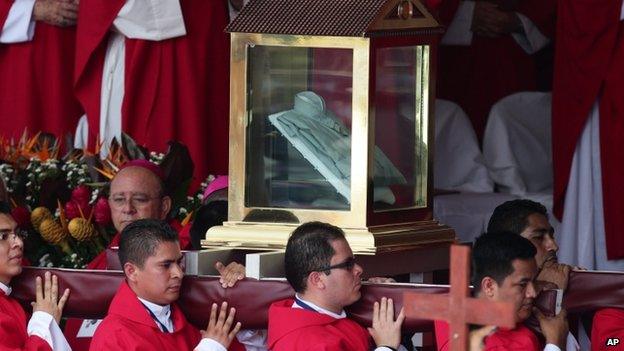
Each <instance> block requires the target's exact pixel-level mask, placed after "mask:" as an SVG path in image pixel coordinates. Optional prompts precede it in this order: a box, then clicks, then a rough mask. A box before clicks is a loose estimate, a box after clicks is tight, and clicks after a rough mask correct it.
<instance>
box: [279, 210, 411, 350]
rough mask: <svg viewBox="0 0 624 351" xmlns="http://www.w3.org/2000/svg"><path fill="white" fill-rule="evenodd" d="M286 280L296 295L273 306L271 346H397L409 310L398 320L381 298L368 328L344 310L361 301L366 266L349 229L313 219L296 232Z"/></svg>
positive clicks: (289, 246)
mask: <svg viewBox="0 0 624 351" xmlns="http://www.w3.org/2000/svg"><path fill="white" fill-rule="evenodd" d="M284 261H285V262H284V264H285V270H286V279H287V280H288V282H289V283H290V285H291V286H292V287H293V289H294V290H295V292H296V294H295V297H294V299H286V300H282V301H278V302H275V303H274V304H273V305H271V307H270V309H269V337H268V338H269V339H268V348H269V349H270V350H274V351H281V350H289V351H297V350H308V349H310V348H311V347H312V348H314V349H318V350H326V351H332V350H336V351H338V350H362V351H368V350H370V346H371V344H370V342H371V341H370V337H371V336H372V338H373V341H374V343H375V345H376V346H377V348H376V350H379V351H382V350H397V349H399V347H401V348H402V346H401V345H400V340H401V324H402V323H403V320H404V319H405V315H404V313H403V311H402V310H401V312H400V313H399V316H398V318H397V319H396V320H394V305H393V302H392V300H391V299H386V298H383V299H382V300H381V302H375V305H374V311H373V325H372V327H371V328H368V331H367V330H366V329H365V328H364V327H362V326H360V325H359V324H357V323H356V322H354V321H352V320H350V319H349V318H347V317H346V313H345V311H344V308H345V307H346V306H349V305H351V304H353V303H354V302H356V301H357V300H359V299H360V296H361V293H360V287H361V275H362V267H360V265H358V264H357V263H356V262H355V260H354V257H353V252H352V251H351V248H350V247H349V244H348V243H347V241H346V239H345V236H344V233H343V231H342V230H341V229H340V228H337V227H335V226H333V225H330V224H326V223H321V222H310V223H305V224H303V225H301V226H299V227H298V228H297V229H295V231H294V232H293V233H292V235H291V237H290V239H289V240H288V244H287V246H286V254H285V260H284Z"/></svg>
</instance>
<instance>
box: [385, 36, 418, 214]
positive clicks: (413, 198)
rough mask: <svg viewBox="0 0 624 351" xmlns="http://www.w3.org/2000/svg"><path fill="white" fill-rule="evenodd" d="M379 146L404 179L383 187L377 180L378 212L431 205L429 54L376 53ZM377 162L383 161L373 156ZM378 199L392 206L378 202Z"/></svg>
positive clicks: (399, 50)
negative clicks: (428, 188)
mask: <svg viewBox="0 0 624 351" xmlns="http://www.w3.org/2000/svg"><path fill="white" fill-rule="evenodd" d="M375 58H376V61H375V62H376V67H375V68H376V69H375V74H376V77H375V78H376V81H375V82H376V83H375V92H374V94H375V98H374V101H375V144H376V145H377V147H378V148H380V149H381V150H382V151H383V153H384V154H385V156H387V158H388V159H389V160H390V162H391V163H392V164H394V165H395V166H396V167H397V169H398V171H399V172H400V173H401V174H402V175H403V176H404V181H403V182H396V181H395V182H385V183H379V180H378V177H377V174H376V173H375V177H374V186H375V187H374V197H375V200H376V201H375V202H374V209H375V210H376V211H381V210H394V209H403V208H419V207H425V206H426V205H427V167H428V147H427V142H428V140H427V135H428V134H427V130H428V125H427V115H428V96H429V92H428V89H429V86H428V84H429V83H428V82H429V77H428V72H429V64H428V63H429V48H428V47H427V46H412V47H387V48H381V49H378V50H377V51H376V56H375ZM374 157H375V159H376V160H377V158H378V157H379V155H378V154H377V153H376V154H375V156H374ZM378 193H383V194H384V195H385V196H392V198H393V200H394V201H377V199H378V198H379V195H378Z"/></svg>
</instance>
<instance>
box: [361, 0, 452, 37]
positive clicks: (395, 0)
mask: <svg viewBox="0 0 624 351" xmlns="http://www.w3.org/2000/svg"><path fill="white" fill-rule="evenodd" d="M403 1H405V0H392V1H388V2H387V3H386V4H385V5H384V6H383V7H382V8H381V10H379V13H380V15H379V16H378V17H377V19H375V21H374V22H373V24H372V25H371V26H370V27H369V29H368V31H388V30H390V31H392V30H400V29H420V28H434V27H439V26H440V23H439V22H438V21H437V20H436V19H435V18H434V17H433V16H432V15H431V13H430V12H429V10H427V7H426V6H425V5H423V4H422V3H421V2H420V1H419V0H410V2H411V3H412V5H413V7H414V8H415V10H416V11H419V12H420V13H422V14H423V16H424V17H420V18H410V19H403V18H401V17H399V18H397V19H392V18H387V17H388V15H390V14H391V13H393V12H394V13H396V12H395V10H396V9H397V7H399V6H401V3H402V2H403ZM412 11H414V10H412Z"/></svg>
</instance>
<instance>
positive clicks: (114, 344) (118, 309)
mask: <svg viewBox="0 0 624 351" xmlns="http://www.w3.org/2000/svg"><path fill="white" fill-rule="evenodd" d="M171 318H172V320H173V327H174V331H173V332H172V333H163V332H162V331H161V330H160V329H159V328H158V326H157V325H156V322H155V321H154V320H153V319H152V317H151V316H150V315H149V313H148V312H147V310H146V309H145V306H143V305H142V304H141V302H140V301H139V299H138V298H137V296H136V294H135V293H134V292H133V291H132V289H130V287H129V286H128V283H126V282H125V281H124V282H123V283H122V284H121V286H120V287H119V290H117V293H116V294H115V297H113V301H112V302H111V305H110V307H109V308H108V315H107V316H106V318H104V320H103V321H102V324H100V326H99V327H98V328H97V330H96V332H95V335H94V336H93V341H92V342H91V348H90V350H94V351H101V350H115V351H117V350H124V351H131V350H136V351H143V350H162V351H167V350H171V351H183V350H193V349H194V348H195V346H197V344H199V342H200V341H201V338H202V337H201V334H200V333H199V330H198V329H197V328H195V327H194V326H193V325H192V324H190V323H189V322H188V321H187V320H186V317H184V314H183V313H182V311H181V310H180V308H179V307H178V306H177V305H176V304H175V303H174V304H172V305H171ZM229 350H245V348H244V347H243V346H242V345H240V344H239V343H238V342H236V341H234V342H233V343H232V345H231V346H230V348H229Z"/></svg>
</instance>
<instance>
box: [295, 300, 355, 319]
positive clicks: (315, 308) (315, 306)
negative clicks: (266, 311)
mask: <svg viewBox="0 0 624 351" xmlns="http://www.w3.org/2000/svg"><path fill="white" fill-rule="evenodd" d="M295 297H297V299H299V300H301V302H303V303H305V304H306V305H308V306H309V307H311V308H312V309H313V310H315V311H316V312H318V313H322V314H326V315H328V316H330V317H334V318H336V319H342V318H346V317H347V313H346V312H345V311H344V310H342V312H340V314H336V313H334V312H332V311H329V310H326V309H324V308H323V307H320V306H317V305H315V304H314V303H312V302H310V301H307V300H304V299H302V298H301V296H299V294H295ZM292 308H303V306H300V305H299V304H297V300H295V302H294V303H293V305H292Z"/></svg>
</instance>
